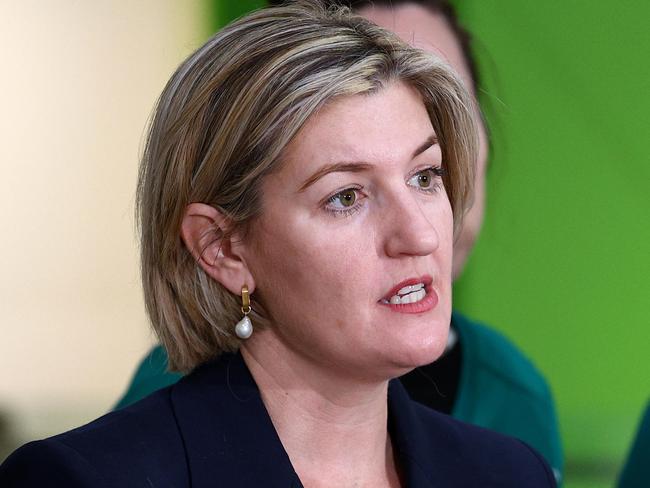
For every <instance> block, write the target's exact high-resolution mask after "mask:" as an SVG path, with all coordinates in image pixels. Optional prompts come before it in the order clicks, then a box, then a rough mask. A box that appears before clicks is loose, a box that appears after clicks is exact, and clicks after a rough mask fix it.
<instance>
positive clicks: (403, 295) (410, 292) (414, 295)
mask: <svg viewBox="0 0 650 488" xmlns="http://www.w3.org/2000/svg"><path fill="white" fill-rule="evenodd" d="M426 294H427V293H426V291H425V290H424V284H423V283H418V284H417V285H408V286H405V287H404V288H401V289H400V290H399V291H398V292H397V294H396V295H393V296H392V297H390V301H389V303H391V304H392V305H397V304H400V303H415V302H419V301H420V300H422V299H423V298H424V297H425V296H426Z"/></svg>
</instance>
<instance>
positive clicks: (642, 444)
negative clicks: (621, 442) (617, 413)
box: [618, 403, 650, 488]
mask: <svg viewBox="0 0 650 488" xmlns="http://www.w3.org/2000/svg"><path fill="white" fill-rule="evenodd" d="M648 462H650V403H648V407H647V408H646V411H645V415H644V416H643V419H642V420H641V426H640V427H639V432H638V433H637V434H636V439H635V441H634V444H632V450H631V451H630V455H629V456H628V458H627V462H626V463H625V467H624V468H623V472H622V473H621V479H620V480H619V481H618V488H636V487H639V488H641V487H648V486H650V466H648Z"/></svg>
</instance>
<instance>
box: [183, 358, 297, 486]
mask: <svg viewBox="0 0 650 488" xmlns="http://www.w3.org/2000/svg"><path fill="white" fill-rule="evenodd" d="M171 398H172V404H173V408H174V414H175V416H176V420H177V422H178V425H179V428H180V431H181V435H182V437H183V441H184V443H185V452H186V456H187V463H188V469H189V477H190V480H191V486H192V487H193V488H202V487H208V486H209V487H215V486H241V487H248V486H250V487H259V486H268V487H283V488H286V487H294V486H295V487H299V486H302V485H301V484H300V480H299V478H298V476H297V475H296V473H295V471H294V469H293V467H292V466H291V462H290V461H289V457H288V455H287V453H286V452H285V450H284V448H283V446H282V443H281V441H280V439H279V437H278V435H277V432H276V431H275V428H274V427H273V424H272V422H271V419H270V417H269V415H268V413H267V411H266V408H265V407H264V404H263V403H262V399H261V397H260V393H259V390H258V388H257V385H256V384H255V381H254V380H253V378H252V376H251V374H250V373H249V371H248V368H247V367H246V364H245V363H244V360H243V358H242V357H241V354H224V355H222V356H221V357H219V358H218V359H217V360H215V361H213V362H211V363H209V364H206V365H204V366H201V367H200V368H198V369H197V370H196V371H194V372H193V373H192V374H190V375H188V376H186V377H185V378H184V379H183V380H182V381H180V382H179V383H178V384H177V385H175V386H174V387H173V390H172V397H171Z"/></svg>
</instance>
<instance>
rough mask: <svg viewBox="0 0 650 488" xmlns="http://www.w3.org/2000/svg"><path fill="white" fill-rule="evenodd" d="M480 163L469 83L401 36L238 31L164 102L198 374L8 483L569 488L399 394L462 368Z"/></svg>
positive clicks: (29, 457) (207, 52)
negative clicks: (458, 237)
mask: <svg viewBox="0 0 650 488" xmlns="http://www.w3.org/2000/svg"><path fill="white" fill-rule="evenodd" d="M475 158H476V128H475V124H474V122H473V116H472V102H471V98H470V97H469V96H468V95H467V93H466V92H465V91H464V89H463V87H462V83H461V82H460V81H458V80H457V79H456V78H455V76H454V75H453V74H452V73H451V72H450V71H449V70H448V69H447V68H446V67H445V65H444V64H443V63H441V62H439V61H437V60H435V59H434V58H432V57H430V56H429V55H426V54H425V53H423V52H421V51H418V50H415V49H412V48H410V47H408V46H407V45H406V44H404V43H402V42H401V41H400V40H399V39H398V38H396V37H394V36H391V35H390V34H388V33H387V32H386V31H384V30H382V29H379V28H377V27H375V26H374V25H372V24H370V23H368V22H367V21H365V20H363V19H362V18H360V17H354V16H349V15H347V14H346V13H345V12H344V11H341V10H335V9H333V10H325V9H323V8H322V7H320V6H319V5H318V4H317V3H304V4H300V5H295V6H291V7H281V8H275V9H266V10H263V11H260V12H257V13H254V14H251V15H249V16H247V17H245V18H243V19H241V20H239V21H237V22H235V23H233V24H231V25H230V26H229V27H227V28H226V29H224V30H223V31H222V32H220V33H219V34H217V35H216V36H215V37H213V38H212V39H211V40H210V41H209V42H208V43H207V44H206V45H205V46H204V47H202V48H201V49H199V50H198V51H197V52H196V53H195V54H193V55H192V56H191V57H190V58H189V59H188V60H186V61H185V62H184V63H183V64H182V65H181V66H180V67H179V69H178V70H177V72H176V73H175V75H174V76H173V77H172V79H171V80H170V82H169V83H168V85H167V87H166V88H165V91H164V92H163V94H162V96H161V98H160V100H159V103H158V107H157V109H156V113H155V116H154V120H153V122H152V126H151V128H150V133H149V138H148V142H147V147H146V150H145V154H144V157H143V163H142V167H141V171H140V182H139V198H138V210H139V218H140V227H141V233H142V275H143V282H144V289H145V299H146V305H147V310H148V313H149V315H150V317H151V320H152V323H153V326H154V328H155V330H156V331H157V333H158V335H159V337H160V340H161V342H162V343H163V345H164V346H165V348H166V349H167V352H168V355H169V361H170V365H171V367H172V368H173V369H176V370H179V371H184V372H187V371H190V370H191V371H192V372H191V373H190V374H188V375H187V376H186V377H185V378H184V379H182V380H181V381H180V382H179V383H177V384H176V385H174V386H171V387H169V388H167V389H164V390H161V391H159V392H158V393H155V394H153V395H151V396H149V397H148V398H147V399H145V400H143V401H141V402H138V403H137V404H135V405H133V406H131V407H127V408H125V409H122V410H120V411H118V412H114V413H111V414H109V415H107V416H105V417H102V418H101V419H99V420H97V421H95V422H92V423H91V424H89V425H87V426H84V427H81V428H80V429H76V430H74V431H71V432H68V433H65V434H62V435H60V436H56V437H54V438H51V439H46V440H44V441H40V442H36V443H32V444H28V445H27V446H25V447H23V448H21V449H20V450H19V451H17V452H16V453H14V454H13V455H12V456H11V457H10V458H9V459H8V460H7V461H6V463H5V464H4V465H3V467H2V468H0V484H1V485H2V486H41V485H43V484H45V483H49V484H55V485H56V484H60V485H62V486H215V485H217V486H288V485H291V486H301V485H305V486H373V487H374V486H391V487H395V486H409V487H411V486H414V487H417V486H433V485H436V486H439V485H442V486H477V485H480V486H529V487H537V486H540V487H541V486H553V485H554V482H553V478H552V474H551V472H550V469H549V468H548V466H547V465H546V464H545V462H544V461H543V459H542V458H541V457H540V456H539V455H537V454H536V453H535V452H534V451H532V450H531V449H529V448H528V447H527V446H526V445H524V444H523V443H521V442H519V441H516V440H514V439H510V438H506V437H502V436H500V435H498V434H494V433H491V432H488V431H484V430H482V429H479V428H477V427H471V426H468V425H465V424H462V423H460V422H457V421H454V420H452V419H450V418H448V417H446V416H442V415H439V414H436V413H435V412H433V411H432V410H429V409H427V408H424V407H421V406H419V405H418V404H416V403H412V402H411V400H410V399H409V398H408V395H407V394H406V392H405V391H404V389H403V387H401V385H400V383H399V382H395V381H390V380H391V378H395V377H397V376H399V375H401V374H403V373H405V372H406V371H408V370H410V369H412V368H414V367H416V366H419V365H423V364H427V363H430V362H432V361H433V360H434V359H435V358H436V357H438V356H439V355H440V354H441V353H442V351H443V350H444V348H445V345H446V342H447V332H448V324H449V320H450V313H451V273H452V269H451V268H452V264H451V261H452V258H451V251H452V239H453V234H454V229H457V228H458V226H459V225H460V221H461V218H462V214H463V211H464V210H465V209H466V207H467V206H468V203H469V199H470V194H471V184H472V179H473V162H474V161H475ZM235 351H238V352H235ZM36 468H38V469H36Z"/></svg>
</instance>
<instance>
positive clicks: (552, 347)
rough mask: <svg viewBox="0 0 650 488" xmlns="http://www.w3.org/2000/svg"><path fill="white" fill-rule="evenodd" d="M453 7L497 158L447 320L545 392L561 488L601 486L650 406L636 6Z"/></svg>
mask: <svg viewBox="0 0 650 488" xmlns="http://www.w3.org/2000/svg"><path fill="white" fill-rule="evenodd" d="M456 3H457V4H458V8H459V12H460V14H461V17H462V19H463V21H464V23H465V24H466V25H467V26H469V28H470V30H472V31H473V32H474V33H475V36H476V38H477V41H478V42H477V44H478V46H477V47H478V53H479V57H480V59H481V64H482V67H483V72H484V77H485V87H484V88H485V93H484V94H483V99H484V101H487V103H488V105H489V106H490V109H489V114H488V115H489V116H490V119H491V123H492V126H493V132H494V144H495V149H496V151H495V153H494V157H493V161H492V167H491V169H490V175H489V198H490V200H489V204H488V214H487V215H488V216H487V220H486V223H485V227H484V230H483V234H482V236H481V238H480V240H479V242H478V244H477V247H476V250H475V252H474V255H473V256H472V258H471V261H470V263H469V266H468V268H467V271H466V273H465V274H464V276H463V277H462V278H461V280H460V281H459V282H458V283H457V285H456V287H455V305H456V308H458V309H460V310H462V311H464V312H466V313H468V314H469V315H471V316H473V317H475V318H478V319H481V320H483V321H485V322H487V323H489V324H491V325H493V326H494V327H495V328H498V329H499V330H501V331H503V332H504V333H506V334H507V335H508V336H509V337H510V338H511V339H512V340H513V341H514V342H515V343H517V344H518V345H519V346H520V347H521V348H522V349H523V350H524V351H526V353H527V354H528V355H529V356H530V357H532V359H533V360H534V361H535V363H536V364H537V365H538V366H539V368H540V369H541V370H542V371H543V372H544V373H545V375H546V376H547V378H548V380H549V382H550V383H551V386H552V388H553V391H554V394H555V398H556V401H557V404H558V410H559V415H560V423H561V430H562V434H563V441H564V448H565V454H566V461H567V483H566V484H565V486H568V487H575V488H577V487H581V488H582V487H587V486H589V487H595V486H611V485H612V483H613V480H614V479H615V476H616V474H617V472H618V470H619V469H620V465H621V463H622V460H623V458H624V456H625V454H626V452H627V449H628V446H629V443H630V441H631V439H632V435H633V431H634V429H635V427H636V424H637V422H638V419H639V416H640V414H641V410H642V407H643V405H644V404H645V402H646V400H647V399H648V398H649V397H650V313H649V312H648V309H649V308H650V307H649V306H650V299H649V297H650V278H649V276H650V191H649V189H648V188H649V186H650V161H649V159H650V158H649V157H648V152H649V151H648V148H647V146H648V144H649V143H650V138H649V136H650V133H649V132H650V90H649V89H650V62H649V61H648V60H649V59H650V34H649V28H648V19H650V3H649V2H645V1H638V0H637V1H628V2H621V3H618V4H617V3H612V2H594V1H587V0H580V1H578V0H569V1H554V2H526V1H521V0H500V1H494V0H465V1H462V2H461V1H457V2H456ZM262 4H263V2H262V1H259V0H250V1H248V2H241V3H238V2H223V1H222V2H217V3H216V4H215V5H216V19H217V20H216V22H217V25H222V24H223V23H225V22H226V21H228V20H229V19H231V18H234V17H236V16H238V15H240V14H241V13H242V12H243V11H245V10H246V9H249V8H255V7H258V6H260V5H262Z"/></svg>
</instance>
